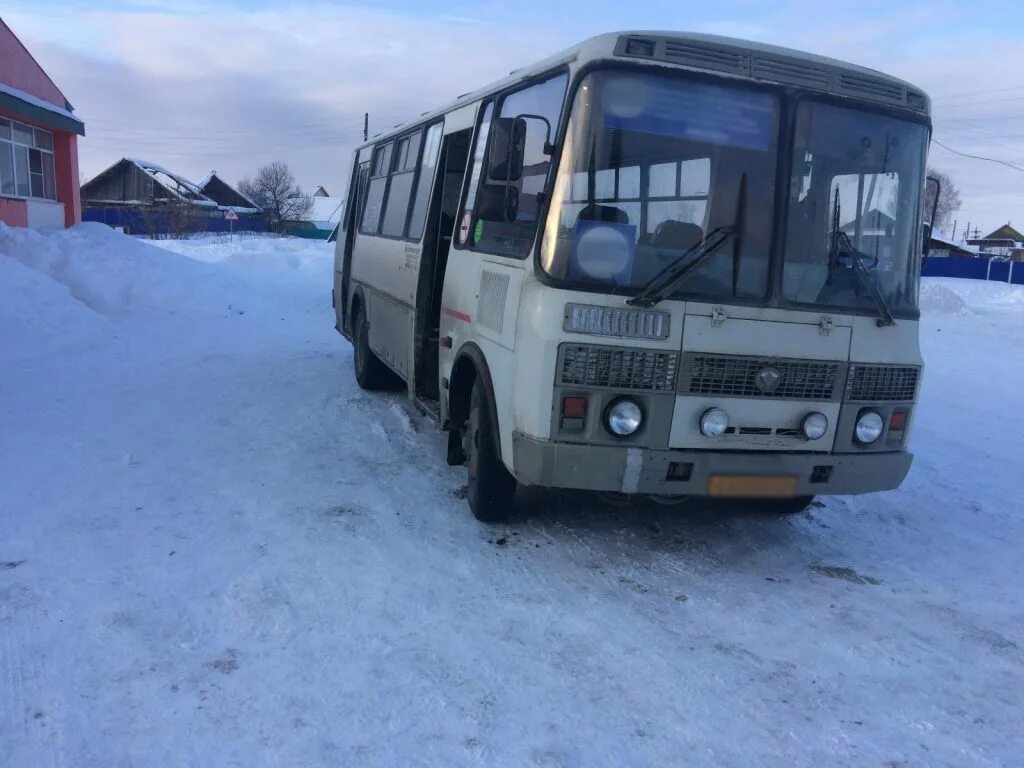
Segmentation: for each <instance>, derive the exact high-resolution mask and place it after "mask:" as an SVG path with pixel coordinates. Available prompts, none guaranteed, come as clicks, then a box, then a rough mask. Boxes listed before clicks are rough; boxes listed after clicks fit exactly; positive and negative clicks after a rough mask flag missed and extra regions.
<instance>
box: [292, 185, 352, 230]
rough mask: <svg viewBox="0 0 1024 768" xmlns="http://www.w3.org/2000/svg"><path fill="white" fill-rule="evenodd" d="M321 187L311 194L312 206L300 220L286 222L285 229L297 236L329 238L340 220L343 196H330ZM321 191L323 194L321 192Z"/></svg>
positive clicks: (343, 204) (343, 202)
mask: <svg viewBox="0 0 1024 768" xmlns="http://www.w3.org/2000/svg"><path fill="white" fill-rule="evenodd" d="M326 191H327V190H325V189H324V188H323V187H318V188H317V190H316V192H314V193H313V195H312V198H311V199H312V201H313V207H312V208H310V209H309V212H308V213H307V214H306V215H305V216H304V217H303V218H302V220H301V221H291V222H288V225H287V227H286V231H287V232H288V234H290V235H295V236H297V237H308V238H311V239H315V240H331V236H332V234H333V233H334V231H335V230H336V229H337V227H338V222H339V221H341V212H342V208H344V206H345V198H343V197H331V196H329V195H327V194H326ZM321 192H323V193H325V194H321Z"/></svg>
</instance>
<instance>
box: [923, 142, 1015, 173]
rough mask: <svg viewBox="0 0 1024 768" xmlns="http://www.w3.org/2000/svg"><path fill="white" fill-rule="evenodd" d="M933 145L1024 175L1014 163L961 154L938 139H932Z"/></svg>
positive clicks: (965, 153)
mask: <svg viewBox="0 0 1024 768" xmlns="http://www.w3.org/2000/svg"><path fill="white" fill-rule="evenodd" d="M932 143H933V144H938V145H939V146H940V147H942V148H943V149H944V150H946V151H947V152H952V153H953V154H954V155H960V156H961V157H969V158H971V159H972V160H985V161H986V162H989V163H998V164H999V165H1005V166H1006V167H1007V168H1013V170H1015V171H1020V172H1021V173H1024V168H1021V167H1020V166H1019V165H1014V164H1013V163H1008V162H1006V161H1005V160H996V159H995V158H994V157H983V156H981V155H971V154H968V153H967V152H961V151H960V150H959V149H953V148H952V147H947V146H946V145H945V144H943V143H942V142H941V141H939V140H938V139H932Z"/></svg>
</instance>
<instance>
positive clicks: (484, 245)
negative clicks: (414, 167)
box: [467, 74, 569, 258]
mask: <svg viewBox="0 0 1024 768" xmlns="http://www.w3.org/2000/svg"><path fill="white" fill-rule="evenodd" d="M568 80H569V78H568V75H565V74H558V75H555V76H554V77H550V78H548V79H547V80H543V81H541V82H539V83H534V84H532V85H529V86H527V87H526V88H522V89H521V90H518V91H514V92H512V93H510V94H508V95H506V96H504V97H503V98H502V100H501V108H500V110H499V112H498V116H499V117H503V118H516V117H522V118H523V119H524V121H525V125H526V137H525V153H524V157H523V171H522V176H521V178H519V179H518V180H515V181H512V182H508V183H509V184H510V185H511V186H512V187H515V189H512V190H511V192H512V195H511V199H513V200H514V201H515V204H514V205H511V206H510V205H508V204H501V205H498V206H497V208H498V209H501V211H503V213H499V214H495V213H494V212H493V211H494V209H495V206H494V205H490V206H477V208H478V210H479V215H478V217H477V219H476V221H475V222H474V226H473V231H472V238H471V247H474V248H479V249H481V250H486V251H490V252H493V253H499V254H501V255H504V256H512V257H514V258H524V257H525V256H526V255H527V253H528V252H529V249H530V246H531V245H532V244H533V239H534V236H535V234H536V232H537V222H538V218H539V216H540V210H541V208H542V207H543V202H544V192H545V189H546V188H547V185H548V175H549V174H548V171H549V170H550V168H551V156H550V155H548V154H547V152H546V151H545V150H546V149H547V143H548V142H549V141H552V142H553V141H554V140H555V132H556V131H557V130H558V118H559V116H560V115H561V113H562V103H563V102H564V100H565V89H566V84H567V83H568ZM490 113H491V110H490V104H488V111H487V113H486V114H485V115H484V121H483V124H482V125H481V127H480V131H479V133H480V138H479V139H478V140H477V148H476V153H475V155H474V158H473V181H472V182H471V186H470V192H471V194H472V193H474V192H476V193H477V194H479V195H481V196H483V195H484V194H487V195H489V196H490V197H491V198H494V197H495V196H498V197H500V198H501V199H503V200H508V199H509V195H508V193H507V192H506V190H505V184H506V182H501V181H496V180H493V179H484V180H483V181H482V182H481V183H480V185H479V186H477V183H476V182H477V179H478V177H479V176H480V175H481V174H482V173H483V170H482V169H481V166H482V165H486V164H485V163H483V159H484V157H485V156H486V152H485V148H483V147H482V146H481V145H482V144H485V143H486V142H485V141H484V139H486V136H487V129H488V127H489V125H490ZM474 199H477V200H479V199H481V198H474V197H472V196H471V197H469V198H467V207H468V206H472V205H473V201H474ZM485 209H486V210H485ZM488 211H491V212H488ZM485 216H486V218H485Z"/></svg>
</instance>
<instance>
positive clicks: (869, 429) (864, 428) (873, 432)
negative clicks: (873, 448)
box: [853, 409, 885, 445]
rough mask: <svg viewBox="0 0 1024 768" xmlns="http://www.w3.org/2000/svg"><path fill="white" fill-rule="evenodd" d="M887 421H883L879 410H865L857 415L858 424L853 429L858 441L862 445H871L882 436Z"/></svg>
mask: <svg viewBox="0 0 1024 768" xmlns="http://www.w3.org/2000/svg"><path fill="white" fill-rule="evenodd" d="M884 428H885V422H883V421H882V417H881V415H879V413H878V411H872V410H871V409H867V410H863V411H861V412H860V415H859V416H858V417H857V426H856V427H855V428H854V430H853V434H854V436H855V437H856V438H857V442H858V443H860V444H861V445H870V444H871V443H873V442H875V440H877V439H878V438H880V437H881V436H882V430H883V429H884Z"/></svg>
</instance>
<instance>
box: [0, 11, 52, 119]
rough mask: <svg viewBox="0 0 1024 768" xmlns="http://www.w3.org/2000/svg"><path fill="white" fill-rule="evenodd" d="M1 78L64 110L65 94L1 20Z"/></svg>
mask: <svg viewBox="0 0 1024 768" xmlns="http://www.w3.org/2000/svg"><path fill="white" fill-rule="evenodd" d="M0 78H2V80H3V82H5V83H7V85H10V86H13V87H14V88H18V89H20V90H22V91H27V92H28V93H31V94H32V95H33V96H35V97H36V98H38V99H43V100H44V101H48V102H50V103H51V104H54V105H56V106H58V107H60V108H61V109H63V108H64V102H65V99H64V94H62V93H61V92H60V89H59V88H58V87H57V86H56V85H55V84H54V82H53V80H51V79H50V78H49V77H48V76H47V74H46V72H44V71H43V68H42V67H40V66H39V64H38V63H37V62H36V60H35V59H34V58H32V54H31V53H29V52H28V49H27V48H25V46H24V45H22V44H21V40H19V39H18V38H17V37H15V36H14V33H13V32H11V30H10V27H8V26H7V25H6V24H4V22H3V20H0Z"/></svg>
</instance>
